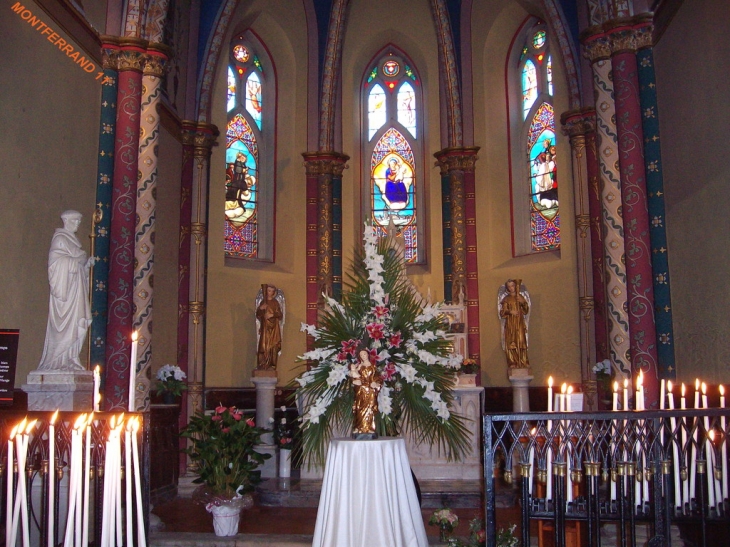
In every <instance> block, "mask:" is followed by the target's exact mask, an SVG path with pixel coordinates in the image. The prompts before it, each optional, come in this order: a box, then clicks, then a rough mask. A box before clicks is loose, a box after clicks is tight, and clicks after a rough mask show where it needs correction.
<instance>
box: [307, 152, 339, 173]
mask: <svg viewBox="0 0 730 547" xmlns="http://www.w3.org/2000/svg"><path fill="white" fill-rule="evenodd" d="M302 157H303V158H304V168H305V170H306V173H307V176H308V177H319V176H320V175H332V176H334V177H337V178H341V177H342V172H343V171H344V170H345V169H347V168H348V167H349V166H348V165H347V160H349V159H350V156H348V155H347V154H341V153H339V152H329V151H322V152H302Z"/></svg>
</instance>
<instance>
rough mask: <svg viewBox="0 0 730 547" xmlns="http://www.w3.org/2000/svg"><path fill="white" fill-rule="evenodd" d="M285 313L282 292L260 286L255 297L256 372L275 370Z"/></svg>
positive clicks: (264, 285)
mask: <svg viewBox="0 0 730 547" xmlns="http://www.w3.org/2000/svg"><path fill="white" fill-rule="evenodd" d="M285 312H286V301H285V300H284V293H283V292H282V290H281V289H277V288H276V287H275V286H274V285H267V284H265V283H264V284H262V285H261V290H260V291H259V293H258V295H257V296H256V330H257V331H258V333H259V343H258V350H257V352H256V363H257V365H256V369H257V370H272V371H275V370H276V363H277V361H278V360H279V354H280V353H281V340H282V337H281V330H282V327H283V326H284V320H285V317H284V315H285Z"/></svg>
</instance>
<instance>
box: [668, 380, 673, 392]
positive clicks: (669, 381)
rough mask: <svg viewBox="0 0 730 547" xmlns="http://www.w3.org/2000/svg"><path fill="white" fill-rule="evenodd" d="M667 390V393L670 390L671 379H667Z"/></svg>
mask: <svg viewBox="0 0 730 547" xmlns="http://www.w3.org/2000/svg"><path fill="white" fill-rule="evenodd" d="M667 392H668V393H671V392H672V381H671V380H667Z"/></svg>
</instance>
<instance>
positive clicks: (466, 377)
mask: <svg viewBox="0 0 730 547" xmlns="http://www.w3.org/2000/svg"><path fill="white" fill-rule="evenodd" d="M458 378H459V381H458V382H457V385H460V386H476V385H477V375H476V374H467V373H464V372H462V373H459V374H458Z"/></svg>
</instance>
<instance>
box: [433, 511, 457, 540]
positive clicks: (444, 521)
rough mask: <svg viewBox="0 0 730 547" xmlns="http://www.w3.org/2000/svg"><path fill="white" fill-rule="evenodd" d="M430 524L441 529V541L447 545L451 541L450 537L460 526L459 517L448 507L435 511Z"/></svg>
mask: <svg viewBox="0 0 730 547" xmlns="http://www.w3.org/2000/svg"><path fill="white" fill-rule="evenodd" d="M428 523H429V524H430V525H432V526H438V527H439V541H441V542H442V543H445V542H447V541H448V540H449V535H451V532H453V531H454V528H456V527H457V526H458V525H459V517H458V516H457V515H456V513H454V512H453V511H452V510H451V509H449V508H448V507H446V508H444V509H439V510H438V511H434V512H433V514H432V515H431V518H429V519H428Z"/></svg>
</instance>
